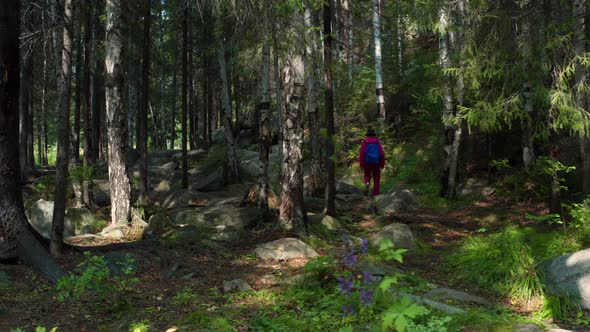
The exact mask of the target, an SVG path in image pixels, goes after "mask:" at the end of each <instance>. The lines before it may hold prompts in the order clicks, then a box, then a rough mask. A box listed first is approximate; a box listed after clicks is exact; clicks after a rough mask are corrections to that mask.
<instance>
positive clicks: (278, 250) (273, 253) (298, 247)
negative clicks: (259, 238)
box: [254, 238, 319, 259]
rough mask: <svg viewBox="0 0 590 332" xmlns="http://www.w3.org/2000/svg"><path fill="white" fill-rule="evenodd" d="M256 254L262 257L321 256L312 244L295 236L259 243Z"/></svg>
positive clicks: (255, 250)
mask: <svg viewBox="0 0 590 332" xmlns="http://www.w3.org/2000/svg"><path fill="white" fill-rule="evenodd" d="M254 254H256V256H257V257H259V258H262V259H293V258H313V257H317V256H319V255H318V253H317V252H316V251H315V250H313V248H311V247H310V246H308V245H307V244H305V243H304V242H302V241H301V240H298V239H295V238H284V239H279V240H276V241H272V242H268V243H265V244H262V245H259V246H258V247H256V249H254Z"/></svg>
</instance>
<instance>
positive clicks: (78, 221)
mask: <svg viewBox="0 0 590 332" xmlns="http://www.w3.org/2000/svg"><path fill="white" fill-rule="evenodd" d="M53 205H54V204H53V202H51V201H45V200H42V199H40V200H38V201H37V202H35V203H34V204H33V206H32V207H31V213H30V219H29V223H30V224H31V226H33V228H34V229H35V230H36V231H37V232H38V233H39V234H40V235H41V236H43V237H44V238H46V239H49V238H50V236H51V224H52V222H53ZM96 221H97V219H96V217H95V216H94V215H93V214H92V212H90V211H88V210H87V209H83V208H79V209H73V208H72V209H68V210H67V211H66V218H65V220H64V237H67V236H74V235H80V234H84V233H86V232H88V231H90V230H91V229H90V227H89V226H91V225H93V224H94V223H95V222H96Z"/></svg>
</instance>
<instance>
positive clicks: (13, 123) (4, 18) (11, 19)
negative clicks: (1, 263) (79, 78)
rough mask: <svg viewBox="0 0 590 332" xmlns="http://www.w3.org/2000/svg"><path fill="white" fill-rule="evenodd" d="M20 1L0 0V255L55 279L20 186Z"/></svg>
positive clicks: (53, 265)
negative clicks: (31, 226)
mask: <svg viewBox="0 0 590 332" xmlns="http://www.w3.org/2000/svg"><path fill="white" fill-rule="evenodd" d="M19 9H20V1H18V0H3V1H0V30H1V31H2V34H0V68H3V75H0V188H2V190H0V257H1V258H2V259H6V258H12V257H18V258H20V259H21V260H23V261H24V262H25V263H26V264H29V265H31V266H32V267H33V268H34V269H35V270H37V271H39V272H41V273H42V274H44V275H45V276H46V277H47V278H48V279H49V280H50V281H52V282H56V281H57V280H58V279H59V278H61V277H63V276H64V275H65V274H64V272H63V270H62V269H61V267H60V266H58V265H57V264H56V263H55V261H54V260H53V259H52V258H51V257H50V256H49V255H48V254H47V251H46V250H45V249H44V248H43V247H42V246H41V244H40V243H39V242H38V241H37V239H36V238H35V237H34V236H33V234H32V233H31V231H30V230H29V228H28V227H27V219H26V216H25V210H24V207H23V201H22V195H21V188H20V174H19V172H20V165H19V163H20V162H19V155H18V154H19V147H18V144H16V143H17V142H18V123H19V109H18V107H19V101H18V100H19V89H20V71H19V60H20V59H19V30H20V29H19V24H20V22H19V20H20V12H19Z"/></svg>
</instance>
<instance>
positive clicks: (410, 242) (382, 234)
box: [371, 223, 416, 249]
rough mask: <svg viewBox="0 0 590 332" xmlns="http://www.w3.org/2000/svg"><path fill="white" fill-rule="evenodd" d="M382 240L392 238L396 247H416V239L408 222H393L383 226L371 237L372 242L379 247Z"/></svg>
mask: <svg viewBox="0 0 590 332" xmlns="http://www.w3.org/2000/svg"><path fill="white" fill-rule="evenodd" d="M381 240H391V241H392V242H393V244H394V245H395V247H396V248H404V249H414V248H416V240H415V239H414V235H413V234H412V231H411V230H410V227H408V225H406V224H399V223H393V224H390V225H387V226H385V227H383V228H382V229H381V230H380V231H379V232H377V234H375V235H373V237H372V238H371V244H372V245H373V246H375V247H379V243H380V242H381Z"/></svg>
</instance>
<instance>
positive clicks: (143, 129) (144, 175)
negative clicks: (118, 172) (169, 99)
mask: <svg viewBox="0 0 590 332" xmlns="http://www.w3.org/2000/svg"><path fill="white" fill-rule="evenodd" d="M145 6H146V11H145V14H144V17H143V20H144V21H143V61H142V65H143V71H142V79H141V108H140V112H139V113H138V115H137V119H138V121H137V125H138V126H139V134H140V136H138V137H137V147H138V150H139V199H138V203H139V204H142V205H143V204H144V203H145V202H146V199H147V191H148V172H147V161H148V160H147V155H148V151H147V140H148V137H147V133H148V124H147V115H148V107H149V91H150V48H151V38H152V37H151V22H152V19H151V17H152V15H151V1H150V0H148V1H147V3H146V5H145Z"/></svg>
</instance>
